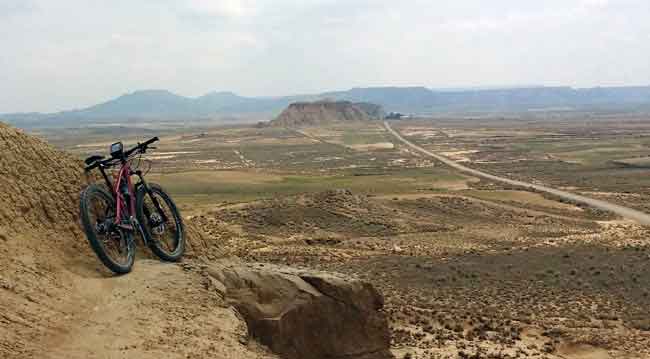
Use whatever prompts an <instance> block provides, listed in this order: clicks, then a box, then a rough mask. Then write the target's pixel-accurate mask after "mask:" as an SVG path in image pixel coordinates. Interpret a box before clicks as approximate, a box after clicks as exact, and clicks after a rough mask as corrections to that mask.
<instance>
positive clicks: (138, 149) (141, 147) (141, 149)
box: [85, 137, 160, 172]
mask: <svg viewBox="0 0 650 359" xmlns="http://www.w3.org/2000/svg"><path fill="white" fill-rule="evenodd" d="M159 140H160V139H159V138H158V137H153V138H151V139H149V140H147V141H145V142H143V143H138V144H137V145H136V146H135V147H133V148H131V149H130V150H128V151H125V152H124V155H123V156H122V158H115V157H111V158H108V159H105V160H101V158H103V157H99V156H98V157H97V159H96V160H95V161H92V162H91V164H90V165H89V166H86V168H85V171H86V172H89V171H91V170H93V169H95V168H97V167H100V166H104V167H110V166H113V165H116V164H117V163H119V162H120V161H121V160H127V159H128V158H129V157H131V155H133V154H134V153H145V152H146V151H147V147H149V145H151V144H152V143H154V142H156V141H159ZM89 159H91V158H89Z"/></svg>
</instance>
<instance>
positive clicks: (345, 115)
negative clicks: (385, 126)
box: [270, 101, 383, 127]
mask: <svg viewBox="0 0 650 359" xmlns="http://www.w3.org/2000/svg"><path fill="white" fill-rule="evenodd" d="M380 114H383V110H381V106H378V105H373V104H368V103H363V104H355V103H352V102H349V101H316V102H297V103H293V104H291V105H289V107H288V108H287V109H285V110H284V111H283V112H282V113H281V114H280V115H279V116H278V117H277V118H276V119H275V120H273V121H271V123H270V125H271V126H278V127H299V126H313V125H318V124H322V123H331V122H338V121H343V122H351V121H371V120H373V119H380V117H378V116H380Z"/></svg>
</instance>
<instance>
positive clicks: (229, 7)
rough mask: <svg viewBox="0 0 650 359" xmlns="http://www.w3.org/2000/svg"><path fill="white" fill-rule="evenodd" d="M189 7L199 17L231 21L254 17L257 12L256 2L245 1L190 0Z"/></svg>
mask: <svg viewBox="0 0 650 359" xmlns="http://www.w3.org/2000/svg"><path fill="white" fill-rule="evenodd" d="M187 6H188V8H189V10H190V11H192V12H193V13H195V14H196V15H199V16H216V17H223V18H229V19H239V18H244V17H247V16H253V15H254V14H255V12H256V2H255V1H245V0H188V3H187Z"/></svg>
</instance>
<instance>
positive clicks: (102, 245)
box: [79, 184, 135, 274]
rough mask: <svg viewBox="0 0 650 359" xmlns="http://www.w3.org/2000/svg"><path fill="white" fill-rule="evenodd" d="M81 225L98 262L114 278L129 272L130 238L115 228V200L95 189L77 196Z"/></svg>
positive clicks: (100, 188) (132, 245)
mask: <svg viewBox="0 0 650 359" xmlns="http://www.w3.org/2000/svg"><path fill="white" fill-rule="evenodd" d="M79 207H80V212H81V223H82V225H83V229H84V232H86V237H87V238H88V242H90V246H91V247H92V249H93V251H94V252H95V254H97V257H98V258H99V260H100V261H101V262H102V263H103V264H104V265H105V266H106V267H107V268H108V269H110V270H111V271H113V272H114V273H116V274H124V273H128V272H130V271H131V269H132V268H133V262H134V260H135V242H134V240H133V234H132V233H131V232H130V231H128V230H125V229H122V228H120V227H118V226H117V225H116V224H115V222H114V221H115V209H116V206H115V200H114V199H113V196H112V195H111V194H110V193H109V192H108V191H107V190H106V189H105V188H104V187H103V186H99V185H95V184H93V185H90V186H88V187H87V188H86V189H85V190H84V191H83V192H82V193H81V203H80V206H79Z"/></svg>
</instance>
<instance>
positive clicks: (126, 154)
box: [124, 137, 159, 158]
mask: <svg viewBox="0 0 650 359" xmlns="http://www.w3.org/2000/svg"><path fill="white" fill-rule="evenodd" d="M158 140H159V138H158V137H153V138H151V139H148V140H146V141H145V142H143V143H138V144H137V145H136V146H135V147H133V148H132V149H130V150H128V151H126V152H124V158H129V157H130V156H131V155H132V154H133V153H135V152H138V153H140V151H142V153H145V152H146V151H147V147H149V145H150V144H152V143H154V142H156V141H158Z"/></svg>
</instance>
